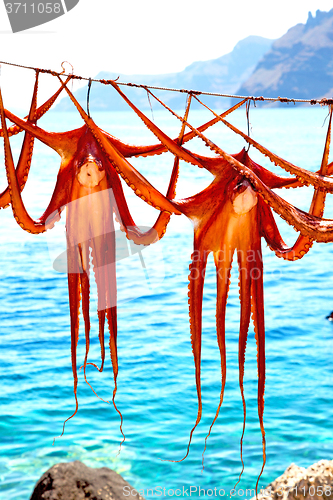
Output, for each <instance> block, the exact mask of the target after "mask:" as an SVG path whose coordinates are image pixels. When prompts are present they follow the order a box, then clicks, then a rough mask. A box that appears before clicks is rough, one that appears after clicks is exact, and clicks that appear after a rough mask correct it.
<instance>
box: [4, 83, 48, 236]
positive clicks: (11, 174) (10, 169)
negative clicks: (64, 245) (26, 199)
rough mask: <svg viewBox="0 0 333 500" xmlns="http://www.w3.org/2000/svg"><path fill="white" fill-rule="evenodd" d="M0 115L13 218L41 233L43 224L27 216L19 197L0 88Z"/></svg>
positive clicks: (31, 229) (24, 226)
mask: <svg viewBox="0 0 333 500" xmlns="http://www.w3.org/2000/svg"><path fill="white" fill-rule="evenodd" d="M0 116H1V123H2V129H3V136H4V150H5V165H6V173H7V180H8V187H9V193H10V198H11V203H12V210H13V214H14V217H15V220H16V222H17V223H18V224H19V225H20V226H21V227H22V229H24V230H25V231H28V232H31V233H43V232H45V231H46V227H45V224H43V223H40V222H35V221H34V220H33V219H32V218H31V217H30V216H29V214H28V213H27V211H26V209H25V207H24V204H23V201H22V198H21V191H20V187H19V185H18V181H17V177H16V173H15V167H14V161H13V156H12V151H11V147H10V144H9V137H8V134H7V125H6V119H5V114H4V107H3V101H2V95H1V90H0Z"/></svg>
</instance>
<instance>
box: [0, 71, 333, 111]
mask: <svg viewBox="0 0 333 500" xmlns="http://www.w3.org/2000/svg"><path fill="white" fill-rule="evenodd" d="M0 64H6V65H8V66H15V67H17V68H24V69H31V70H34V71H37V70H39V71H40V73H46V74H49V75H52V76H60V75H61V76H70V77H71V78H72V79H73V80H87V81H89V80H91V81H92V82H97V83H103V84H104V85H112V82H114V81H116V80H118V78H119V77H118V78H117V79H116V80H103V79H102V80H97V79H95V78H89V77H84V76H79V75H73V74H66V73H63V72H60V73H59V72H57V71H53V70H51V69H44V68H35V67H33V66H24V65H23V64H15V63H9V62H6V61H0ZM117 85H125V86H128V87H136V88H142V89H145V90H146V89H153V90H165V91H168V92H180V93H184V94H192V95H194V96H195V95H211V96H216V97H227V98H230V99H249V100H251V101H254V102H255V101H270V102H286V103H293V104H296V103H297V102H304V103H309V104H311V105H314V104H320V105H321V106H328V105H331V104H333V98H331V97H323V98H322V99H296V98H289V97H280V96H279V97H263V96H259V97H258V96H257V97H256V96H241V95H234V94H220V93H218V92H205V91H202V90H190V89H174V88H169V87H158V86H156V85H143V84H139V83H130V82H118V81H117Z"/></svg>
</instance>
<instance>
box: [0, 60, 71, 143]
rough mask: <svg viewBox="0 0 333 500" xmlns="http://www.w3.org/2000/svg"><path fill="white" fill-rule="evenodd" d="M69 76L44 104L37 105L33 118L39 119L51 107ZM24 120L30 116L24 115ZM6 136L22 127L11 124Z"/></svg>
mask: <svg viewBox="0 0 333 500" xmlns="http://www.w3.org/2000/svg"><path fill="white" fill-rule="evenodd" d="M37 72H38V73H39V70H37V71H36V73H37ZM71 78H72V77H71V76H69V77H68V78H67V79H66V81H65V83H64V84H62V85H61V86H60V88H59V89H58V90H57V92H55V93H54V94H53V96H51V97H50V98H49V99H48V100H47V101H45V102H44V104H42V105H41V106H39V107H38V108H37V109H36V112H35V119H36V120H39V119H40V118H42V116H44V115H45V113H46V112H47V111H48V110H49V109H50V108H51V106H52V105H53V104H54V103H55V101H56V99H57V97H58V96H59V94H60V93H61V92H62V90H63V89H64V85H66V84H67V83H68V82H69V81H70V80H71ZM6 113H7V110H5V114H6ZM24 120H29V121H31V120H32V118H30V116H29V115H28V116H25V117H24ZM7 130H8V136H9V137H11V136H13V135H17V134H18V133H20V132H22V130H24V129H23V128H22V127H20V126H18V125H12V126H11V127H8V129H7ZM0 137H3V131H2V129H0Z"/></svg>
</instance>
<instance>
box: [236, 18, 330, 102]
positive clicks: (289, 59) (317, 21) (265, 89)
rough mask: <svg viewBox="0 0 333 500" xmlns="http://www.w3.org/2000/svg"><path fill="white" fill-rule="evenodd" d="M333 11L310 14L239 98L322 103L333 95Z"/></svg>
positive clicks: (260, 67)
mask: <svg viewBox="0 0 333 500" xmlns="http://www.w3.org/2000/svg"><path fill="white" fill-rule="evenodd" d="M332 54H333V9H331V10H330V11H329V12H321V11H319V10H318V11H317V12H316V17H313V16H312V15H311V14H309V18H308V21H307V23H306V24H297V25H296V26H293V27H292V28H290V29H289V30H288V32H287V33H286V34H285V35H283V36H282V37H281V38H279V39H278V40H276V41H275V42H274V44H273V45H272V48H271V50H270V51H269V52H267V53H266V54H265V55H264V57H263V58H262V59H261V61H259V63H258V65H257V67H256V69H255V71H254V72H253V73H252V75H251V76H250V77H249V78H248V79H247V80H246V81H244V82H243V84H242V85H241V87H239V88H238V90H237V94H239V95H255V96H265V97H278V96H281V97H290V98H302V99H320V98H322V97H331V96H332V91H333V85H332V76H333V61H332Z"/></svg>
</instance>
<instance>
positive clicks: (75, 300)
mask: <svg viewBox="0 0 333 500" xmlns="http://www.w3.org/2000/svg"><path fill="white" fill-rule="evenodd" d="M67 255H68V258H69V259H71V260H72V264H73V265H75V263H76V262H77V255H73V251H72V252H70V255H69V254H67ZM79 276H80V275H79V273H68V291H69V310H70V318H71V360H72V372H73V379H74V397H75V410H74V412H73V413H72V415H71V416H70V417H68V418H66V420H65V421H64V423H63V428H62V433H61V434H60V436H58V437H62V436H63V435H64V432H65V426H66V423H67V422H68V420H70V419H71V418H73V417H74V416H75V415H76V413H77V411H78V409H79V402H78V399H77V385H78V377H77V365H76V351H77V344H78V340H79V304H80V277H79ZM55 439H56V438H54V440H53V444H54V441H55Z"/></svg>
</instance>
